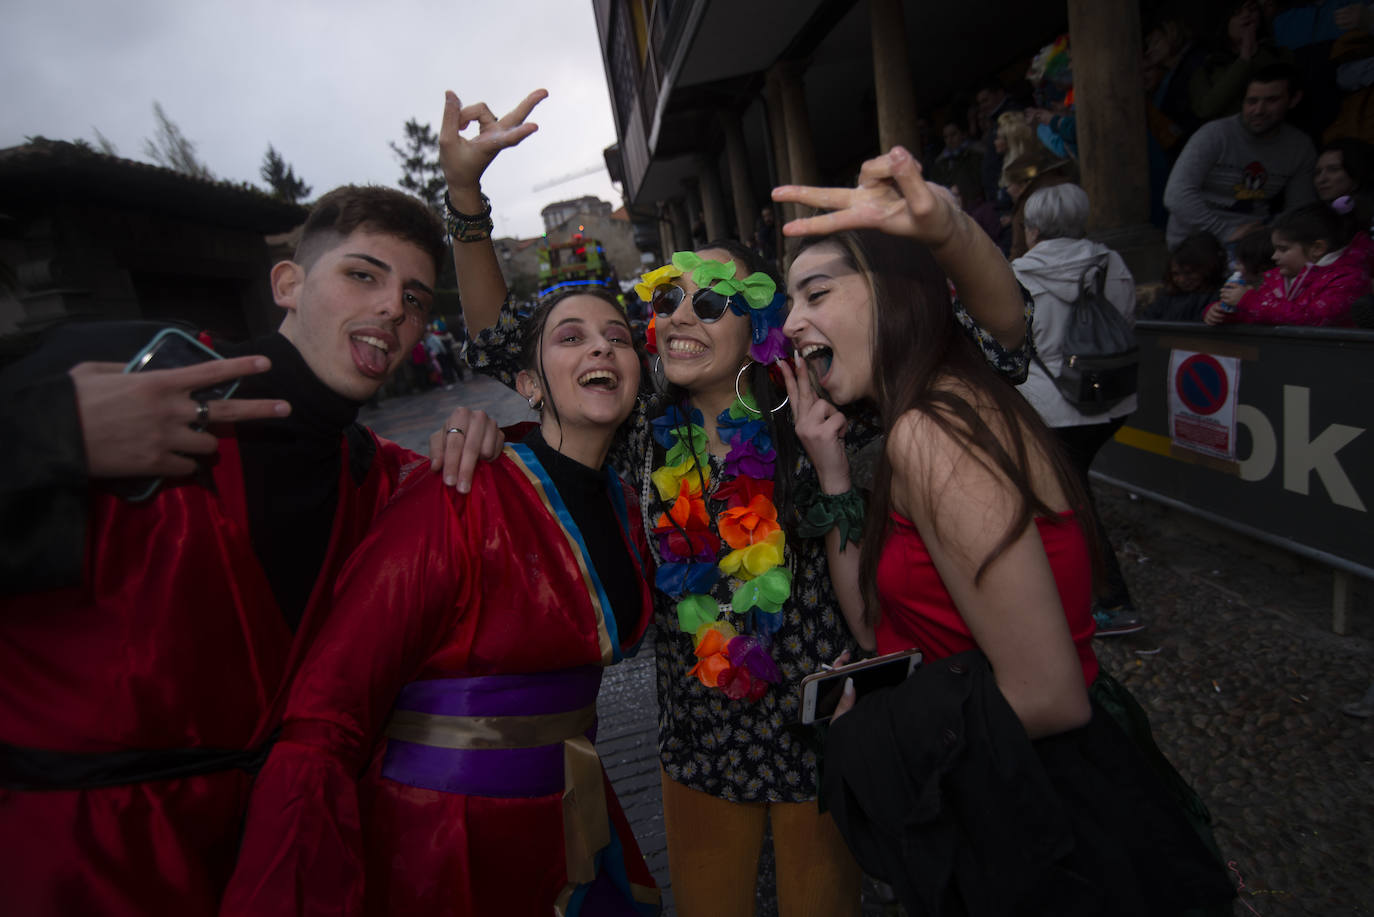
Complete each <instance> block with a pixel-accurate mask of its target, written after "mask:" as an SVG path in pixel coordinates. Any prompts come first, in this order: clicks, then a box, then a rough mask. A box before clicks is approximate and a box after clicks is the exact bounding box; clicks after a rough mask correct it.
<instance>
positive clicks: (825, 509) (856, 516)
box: [797, 484, 866, 547]
mask: <svg viewBox="0 0 1374 917" xmlns="http://www.w3.org/2000/svg"><path fill="white" fill-rule="evenodd" d="M797 505H798V506H805V507H806V510H805V511H804V512H803V513H802V518H801V522H799V523H798V524H797V534H798V535H800V536H801V537H803V538H817V537H820V536H822V535H824V534H825V533H826V532H828V531H830V530H831V529H833V528H835V527H837V526H838V527H839V530H840V545H841V547H843V546H844V544H845V543H846V542H849V543H851V544H858V543H859V542H860V541H861V540H862V538H863V528H864V516H865V515H866V513H865V510H866V504H865V502H864V498H863V497H862V496H860V495H859V492H858V491H857V490H855V489H854V488H853V487H851V488H849V489H848V490H846V491H845V492H844V493H842V494H828V493H824V492H822V491H821V490H820V488H818V487H816V486H815V485H814V484H804V485H802V486H801V487H800V488H799V489H798V492H797Z"/></svg>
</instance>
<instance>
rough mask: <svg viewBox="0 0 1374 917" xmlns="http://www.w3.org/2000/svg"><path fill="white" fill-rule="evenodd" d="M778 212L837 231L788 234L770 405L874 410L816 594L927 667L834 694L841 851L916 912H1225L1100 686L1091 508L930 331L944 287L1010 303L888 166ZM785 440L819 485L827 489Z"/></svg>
mask: <svg viewBox="0 0 1374 917" xmlns="http://www.w3.org/2000/svg"><path fill="white" fill-rule="evenodd" d="M773 193H774V198H775V199H776V200H779V201H792V202H797V203H801V204H805V205H809V206H816V207H822V208H825V209H827V210H830V211H832V212H830V213H825V214H822V215H820V216H816V217H810V218H807V219H802V220H796V221H793V222H792V223H789V224H788V225H787V226H786V227H784V232H785V233H786V234H787V235H791V236H800V235H804V234H808V233H809V234H812V238H808V239H805V240H803V242H802V244H801V247H800V248H799V250H798V252H797V254H796V255H795V257H794V258H793V260H792V262H791V265H790V267H789V269H788V287H787V288H788V292H789V298H790V300H791V311H790V314H789V317H788V320H787V324H786V329H785V330H786V332H787V335H788V337H789V338H790V339H791V340H792V342H793V345H794V346H795V347H796V348H797V350H798V351H799V353H800V354H802V355H812V359H813V360H819V361H820V362H821V364H822V365H821V367H820V372H818V373H816V374H815V375H814V376H813V385H807V384H806V381H805V380H804V379H802V380H801V381H800V384H798V382H797V381H795V380H789V394H790V395H791V396H792V397H793V398H794V399H795V400H796V401H798V402H799V403H800V404H801V405H803V408H802V410H804V411H805V412H806V413H807V414H809V415H815V416H819V417H823V416H826V415H827V414H830V413H833V412H836V411H837V408H836V407H835V406H836V405H840V406H847V405H852V404H854V403H857V402H868V403H871V404H873V405H875V406H876V408H877V411H878V416H879V417H880V419H881V422H882V424H883V427H884V428H885V430H886V431H887V439H886V442H885V445H884V450H883V455H882V457H881V458H880V460H879V464H878V469H877V472H876V475H875V478H874V486H873V493H872V497H871V499H870V502H869V515H868V518H867V522H866V525H865V528H864V531H863V536H862V537H863V544H862V547H861V548H860V551H859V554H860V563H858V564H857V565H856V564H853V563H852V559H851V562H850V563H848V564H846V563H833V562H832V564H831V570H832V577H833V579H834V581H835V588H836V592H837V593H838V594H839V595H840V596H841V597H842V598H843V599H844V603H843V606H842V607H843V608H844V609H845V611H846V613H847V615H849V624H850V627H851V629H852V631H853V633H854V635H855V638H856V639H857V640H858V642H859V643H860V644H861V645H863V646H865V647H868V648H876V650H877V651H878V652H880V653H892V652H897V651H900V650H904V649H908V648H912V647H915V648H917V649H920V650H921V651H922V652H923V654H924V657H925V660H924V665H923V666H922V668H921V669H920V670H918V672H917V673H916V674H915V675H913V676H912V677H911V678H909V679H907V680H906V682H905V683H903V684H902V685H901V686H899V687H897V688H894V689H892V690H889V691H883V692H877V693H875V694H873V695H872V696H867V697H864V698H862V699H859V700H858V701H857V703H856V701H855V697H854V691H853V686H852V685H848V686H847V687H846V690H845V698H844V699H843V700H842V701H841V703H840V706H839V707H838V708H837V710H836V713H835V716H834V718H833V719H832V724H831V727H830V729H829V733H828V735H827V738H826V747H825V768H824V770H825V785H824V787H823V796H824V799H825V801H826V802H827V803H828V805H829V808H830V811H831V812H832V813H834V818H835V822H836V824H837V826H838V829H837V830H840V831H841V832H843V834H844V836H845V838H846V840H847V841H848V842H849V845H850V847H851V849H853V850H854V851H855V853H856V855H857V856H858V857H859V858H860V861H861V862H862V864H863V866H864V868H865V870H867V871H869V872H870V873H871V874H873V875H876V876H879V877H881V878H884V879H886V880H887V881H890V882H891V883H892V884H893V888H894V890H895V891H896V892H897V895H898V898H899V900H900V901H901V902H902V903H903V904H904V905H905V906H906V908H907V910H908V911H909V912H910V913H913V914H915V913H961V914H962V913H967V914H1008V913H1037V914H1042V913H1043V914H1067V913H1074V914H1177V913H1182V912H1184V911H1186V910H1188V909H1189V908H1193V907H1199V906H1213V905H1216V906H1221V907H1225V908H1226V910H1225V911H1224V912H1226V913H1229V905H1228V902H1229V900H1230V898H1231V897H1233V894H1234V893H1233V892H1232V890H1231V887H1230V883H1229V882H1228V881H1227V879H1226V876H1225V870H1224V869H1223V867H1222V865H1221V861H1220V859H1219V858H1218V857H1216V856H1215V848H1214V847H1213V848H1211V849H1209V848H1208V846H1207V844H1208V841H1209V840H1210V833H1209V832H1208V831H1207V830H1206V828H1205V825H1194V824H1190V822H1189V820H1188V818H1187V816H1186V815H1185V811H1188V808H1189V807H1190V806H1191V811H1193V812H1195V813H1198V814H1199V815H1200V817H1201V820H1204V821H1205V818H1206V816H1205V808H1203V807H1202V806H1201V802H1200V800H1198V799H1197V797H1196V795H1195V794H1192V793H1191V791H1190V790H1188V789H1187V787H1186V784H1183V782H1182V779H1181V778H1180V777H1179V776H1178V775H1177V774H1176V773H1174V772H1173V770H1172V768H1171V767H1170V766H1169V765H1168V762H1167V761H1165V760H1164V759H1163V757H1162V756H1161V755H1160V754H1159V752H1158V750H1157V749H1155V748H1154V746H1153V743H1152V742H1149V741H1148V736H1149V728H1148V722H1147V721H1146V720H1145V718H1144V714H1143V712H1140V711H1139V707H1138V706H1137V705H1135V702H1134V701H1133V700H1132V699H1131V698H1130V695H1129V694H1128V693H1127V692H1126V691H1125V689H1124V688H1122V687H1121V686H1120V685H1118V684H1117V683H1116V682H1115V681H1113V680H1112V679H1111V678H1110V677H1109V676H1107V675H1106V674H1105V673H1100V672H1099V668H1098V663H1097V659H1096V656H1095V655H1094V653H1093V649H1092V635H1093V619H1092V615H1091V586H1092V566H1093V564H1092V558H1091V549H1090V547H1089V545H1090V543H1091V542H1090V541H1089V539H1088V538H1086V537H1085V533H1084V531H1083V527H1087V528H1091V523H1090V515H1087V514H1086V513H1087V512H1088V510H1087V507H1088V503H1087V496H1086V493H1085V491H1084V489H1083V487H1082V485H1081V484H1080V482H1079V481H1078V480H1077V478H1076V475H1075V473H1074V471H1073V469H1072V467H1071V466H1070V465H1069V463H1068V462H1067V461H1066V459H1065V458H1064V457H1063V456H1061V455H1059V454H1058V451H1057V449H1056V447H1055V443H1054V440H1053V437H1052V436H1051V434H1050V431H1049V430H1048V429H1047V428H1046V427H1045V426H1044V425H1043V423H1041V422H1040V420H1039V418H1038V416H1037V415H1036V414H1035V412H1034V410H1033V409H1032V408H1030V407H1029V405H1028V404H1027V402H1026V401H1025V400H1024V399H1023V398H1022V397H1021V396H1020V395H1019V394H1018V393H1017V392H1016V391H1014V390H1013V388H1012V387H1011V386H1008V385H1006V384H1005V381H1004V380H1002V379H999V378H998V377H997V376H996V374H994V373H993V372H991V371H990V370H989V368H988V367H987V366H986V365H985V361H984V359H983V358H982V356H981V355H980V354H979V353H978V351H977V350H976V349H975V348H974V347H972V346H970V344H969V342H968V341H967V340H966V339H965V338H964V335H963V334H961V333H960V331H959V329H958V328H957V326H956V325H955V323H954V322H953V321H951V320H950V316H949V286H948V284H949V282H950V281H952V282H953V283H954V285H955V286H956V287H957V289H958V290H959V292H960V293H961V294H962V295H964V296H967V297H968V298H970V299H973V298H975V297H977V298H979V299H982V298H984V297H987V298H993V299H996V298H1003V299H1007V300H1010V301H1015V300H1016V299H1018V298H1019V297H1018V291H1017V282H1016V279H1015V276H1014V275H1013V273H1012V271H1011V269H1010V267H1009V266H1008V264H1007V262H1006V261H1005V259H1003V258H1002V257H1001V255H1000V254H999V253H998V252H997V251H996V250H995V248H993V246H992V245H991V243H989V242H987V241H986V240H984V241H982V242H978V243H973V242H966V241H964V239H962V238H961V237H960V234H959V227H960V225H961V224H962V223H963V222H965V221H966V218H965V217H963V216H962V215H961V214H959V212H958V210H957V209H956V208H955V207H954V206H953V205H952V204H951V203H950V202H949V201H947V200H945V199H944V198H943V197H942V195H940V194H939V193H938V192H936V191H935V190H934V189H933V188H932V187H931V186H929V185H927V184H926V183H925V182H924V180H923V179H922V178H921V174H920V167H919V166H918V165H917V164H916V162H915V160H913V159H912V158H911V157H910V155H909V154H908V153H906V152H905V151H904V150H902V149H900V148H897V149H894V150H893V151H892V152H891V153H889V154H888V155H886V156H881V157H878V158H877V159H874V160H870V161H869V162H867V163H865V164H864V166H863V168H862V170H861V172H860V175H859V183H858V186H857V187H855V188H852V189H844V188H806V187H786V188H778V189H775V190H774V192H773ZM947 278H948V279H947ZM798 362H799V364H800V358H799V361H798ZM822 395H823V396H824V397H820V396H822ZM801 429H802V424H801V422H800V421H799V422H798V430H799V432H800V431H801ZM803 442H805V443H806V447H807V451H808V453H809V454H810V455H811V456H812V458H813V461H814V462H815V465H816V467H817V469H818V471H819V473H821V474H822V475H827V476H833V475H835V474H838V473H843V472H845V471H846V470H847V461H846V456H845V455H844V454H843V453H842V452H840V451H838V450H836V449H834V448H833V444H831V445H828V444H827V443H826V442H825V440H824V439H823V438H822V437H816V436H812V435H803ZM1080 520H1081V521H1082V527H1080ZM1128 711H1129V712H1128ZM1118 720H1124V721H1125V723H1123V725H1127V724H1128V727H1129V728H1128V729H1127V730H1126V731H1123V730H1122V729H1121V728H1118ZM1128 734H1129V735H1130V737H1131V738H1128ZM1142 737H1143V738H1142ZM1132 738H1135V739H1136V741H1137V742H1139V743H1140V744H1139V747H1137V745H1136V744H1135V743H1133V742H1132V741H1131V739H1132ZM1147 743H1148V744H1147ZM1142 752H1143V754H1142Z"/></svg>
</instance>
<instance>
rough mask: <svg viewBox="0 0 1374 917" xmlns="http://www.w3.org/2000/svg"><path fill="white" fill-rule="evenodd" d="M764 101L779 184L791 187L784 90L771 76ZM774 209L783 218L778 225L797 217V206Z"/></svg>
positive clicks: (780, 206)
mask: <svg viewBox="0 0 1374 917" xmlns="http://www.w3.org/2000/svg"><path fill="white" fill-rule="evenodd" d="M763 101H764V109H765V110H766V111H767V113H768V140H769V145H770V146H771V147H772V148H773V169H774V171H775V172H776V173H777V176H778V177H777V183H778V184H780V185H790V184H791V183H792V165H791V163H789V162H788V161H787V122H786V120H785V119H784V118H783V116H782V90H781V89H780V88H779V86H778V82H777V80H775V79H773V78H772V76H771V75H770V76H769V78H768V79H767V80H765V81H764V84H763ZM773 209H774V210H778V211H781V213H780V214H775V216H781V217H782V219H781V220H779V221H778V225H781V224H782V223H783V222H786V221H787V220H791V219H793V218H794V217H795V216H796V206H795V205H793V204H774V205H773Z"/></svg>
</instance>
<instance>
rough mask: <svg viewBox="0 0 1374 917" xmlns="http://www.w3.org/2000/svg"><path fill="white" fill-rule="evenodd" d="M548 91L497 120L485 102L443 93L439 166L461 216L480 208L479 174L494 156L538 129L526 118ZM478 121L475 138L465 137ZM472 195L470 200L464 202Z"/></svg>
mask: <svg viewBox="0 0 1374 917" xmlns="http://www.w3.org/2000/svg"><path fill="white" fill-rule="evenodd" d="M548 95H549V94H548V92H547V91H546V90H543V89H536V90H535V91H534V92H531V93H530V94H529V95H527V96H525V98H524V100H522V101H521V102H520V104H519V105H517V106H515V108H513V109H511V110H510V111H509V112H507V113H506V115H505V116H503V117H501V118H497V117H496V116H495V115H494V114H492V112H491V109H490V108H488V107H487V103H485V102H474V103H473V104H471V105H464V104H463V103H462V102H461V101H460V100H459V98H458V96H457V95H456V94H454V93H453V92H452V91H450V92H446V93H444V120H443V123H442V125H441V126H440V128H439V164H440V166H442V167H443V170H444V180H445V181H447V182H448V188H449V195H450V199H451V200H452V202H453V206H454V208H456V209H457V210H459V211H462V212H463V213H473V212H475V211H476V210H477V209H480V203H481V202H480V200H479V199H478V198H477V194H478V188H479V185H480V184H481V180H482V173H483V172H485V171H486V169H487V166H489V165H491V161H492V160H493V159H495V158H496V155H497V154H498V153H500V152H501V151H502V150H504V149H506V148H507V147H512V146H515V145H516V144H518V143H519V142H520V141H522V140H524V139H525V138H526V137H528V136H529V135H530V134H533V133H534V132H535V131H537V130H539V125H537V124H535V123H533V122H530V123H526V121H525V119H526V118H528V117H529V116H530V112H532V111H534V106H536V105H538V104H539V103H540V102H542V101H544V99H546V98H548ZM474 121H475V122H477V136H475V137H471V138H468V137H464V136H463V135H462V131H465V130H467V128H468V126H469V125H471V124H472V123H473V122H474ZM469 195H470V196H471V200H464V199H463V198H467V197H468V196H469Z"/></svg>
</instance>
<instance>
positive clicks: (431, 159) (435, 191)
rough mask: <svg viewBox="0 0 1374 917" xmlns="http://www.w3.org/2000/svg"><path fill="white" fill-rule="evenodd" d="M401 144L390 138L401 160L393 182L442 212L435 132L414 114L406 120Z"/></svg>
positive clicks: (434, 209) (441, 185) (441, 170)
mask: <svg viewBox="0 0 1374 917" xmlns="http://www.w3.org/2000/svg"><path fill="white" fill-rule="evenodd" d="M405 132H406V135H405V141H404V142H405V146H404V147H401V146H397V145H396V143H395V142H394V141H393V142H392V143H391V144H390V146H391V151H392V152H393V153H395V154H396V157H397V158H398V159H400V160H401V170H402V173H401V179H400V181H398V182H396V184H398V185H400V186H401V187H402V188H404V189H405V190H407V191H409V192H410V193H411V194H414V195H415V196H416V197H418V198H420V200H422V201H424V202H425V203H426V204H428V205H429V206H430V208H431V209H432V210H433V211H434V212H435V213H437V214H440V215H443V212H444V172H443V169H442V168H441V167H440V165H439V135H438V134H436V133H435V132H434V131H433V130H432V129H431V128H430V126H429V125H428V124H421V123H420V122H419V121H416V120H415V119H414V118H411V119H410V120H409V121H407V122H406V126H405Z"/></svg>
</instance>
